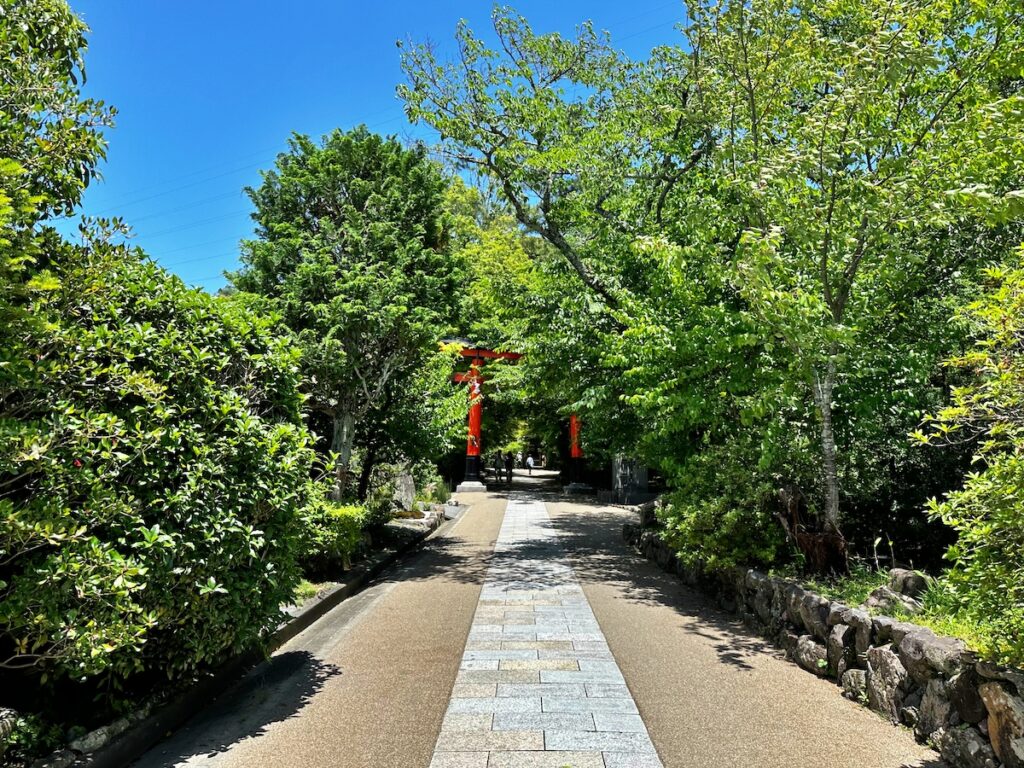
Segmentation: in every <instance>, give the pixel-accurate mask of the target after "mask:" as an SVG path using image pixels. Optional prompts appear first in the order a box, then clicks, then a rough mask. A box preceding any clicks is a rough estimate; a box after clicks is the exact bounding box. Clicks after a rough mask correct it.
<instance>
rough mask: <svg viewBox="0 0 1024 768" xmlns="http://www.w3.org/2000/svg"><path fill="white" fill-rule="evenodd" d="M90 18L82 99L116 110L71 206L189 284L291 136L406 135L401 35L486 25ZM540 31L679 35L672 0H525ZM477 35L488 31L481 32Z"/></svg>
mask: <svg viewBox="0 0 1024 768" xmlns="http://www.w3.org/2000/svg"><path fill="white" fill-rule="evenodd" d="M70 2H71V5H72V7H73V8H74V9H75V11H76V12H78V13H79V14H80V15H81V16H82V17H83V18H84V19H85V20H86V22H87V23H88V24H89V25H90V27H91V28H92V34H91V35H90V38H89V51H88V54H87V56H86V73H87V75H88V80H87V83H86V87H85V92H86V93H87V95H89V96H92V97H94V98H100V99H103V100H105V101H106V102H107V103H109V104H112V105H114V106H115V107H117V109H118V117H117V127H116V128H114V129H113V130H111V131H109V132H108V134H107V138H108V140H109V142H110V148H109V153H108V158H107V162H106V163H105V165H104V166H103V169H102V172H103V176H104V179H103V180H102V181H100V182H97V183H95V184H94V185H93V186H91V187H90V188H89V189H88V190H87V191H86V194H85V197H84V202H83V206H82V213H85V214H89V215H102V216H115V215H117V216H122V217H123V218H124V219H125V220H126V221H127V222H128V223H129V224H130V225H131V226H132V228H133V229H134V231H135V242H136V243H138V244H139V245H140V246H142V247H143V248H144V249H145V250H146V251H147V252H148V253H149V254H150V255H152V256H153V257H154V258H156V259H157V260H158V261H159V262H160V263H162V264H163V265H164V266H166V267H167V268H168V269H170V270H171V271H173V272H176V273H177V274H179V275H181V276H182V277H183V278H184V279H185V280H186V281H187V282H189V283H192V284H195V285H198V286H201V287H203V288H206V289H207V290H210V291H214V290H216V289H218V288H220V287H221V286H223V285H224V283H225V280H224V279H223V277H222V276H221V273H222V272H223V271H224V270H225V269H233V268H234V267H236V266H237V264H238V262H237V254H238V241H239V240H240V239H242V238H245V237H248V236H250V235H251V233H252V221H251V219H250V218H249V211H250V210H251V208H250V205H249V202H248V199H247V198H246V197H245V195H244V194H243V192H242V189H243V187H245V186H246V185H249V184H257V183H258V182H259V170H260V169H263V168H269V167H270V166H271V165H272V164H273V160H274V157H275V156H276V154H277V153H278V152H279V151H281V150H282V149H284V147H285V141H286V139H287V137H288V135H289V134H290V133H291V132H292V131H299V132H301V133H308V134H311V135H314V136H320V135H321V134H324V133H326V132H328V131H330V130H331V129H333V128H335V127H340V128H342V129H347V128H350V127H353V126H355V125H358V124H360V123H365V124H366V125H368V126H369V127H370V128H371V129H372V130H375V131H378V132H380V133H385V134H392V133H393V134H398V135H399V136H402V137H409V138H413V137H419V138H425V139H427V140H428V141H432V140H433V137H432V136H431V135H430V134H429V133H428V132H427V131H426V130H425V129H424V128H421V127H413V126H410V125H409V124H408V123H407V121H406V119H405V116H404V115H403V113H402V105H401V103H400V102H399V101H398V99H397V98H396V97H395V86H396V85H397V84H398V83H399V82H401V81H402V73H401V70H400V68H399V56H398V49H397V48H396V45H395V43H396V41H397V40H399V39H403V40H404V39H411V40H413V41H418V42H420V41H425V40H430V41H432V42H433V43H434V44H435V45H436V46H437V49H438V52H439V55H441V56H444V55H446V54H447V53H448V52H450V51H452V50H453V48H454V45H453V33H454V29H455V25H456V23H457V21H458V20H459V19H460V18H465V19H467V20H468V21H469V22H470V25H471V26H472V28H473V29H474V31H476V32H478V33H479V34H481V35H483V34H484V33H485V32H486V31H489V30H490V21H489V19H490V13H491V8H492V5H491V3H490V2H486V1H485V0H423V1H422V2H412V1H410V0H392V2H359V3H355V2H350V0H335V2H329V1H328V0H301V1H299V2H282V1H281V0H245V1H244V2H243V1H242V0H230V1H229V0H174V1H173V2H171V1H166V0H70ZM515 8H516V10H518V11H519V12H520V13H522V14H523V15H524V16H526V17H527V18H528V19H529V21H530V23H531V25H532V27H533V29H534V30H535V31H537V32H551V31H559V32H562V33H563V34H569V33H572V31H573V30H574V28H575V26H576V25H577V24H579V23H580V22H582V21H585V20H588V19H589V20H592V21H593V22H594V24H595V25H596V26H597V27H598V28H601V29H607V30H608V31H610V32H611V33H612V42H613V43H614V44H615V45H616V47H618V48H620V49H621V50H623V51H625V52H626V53H628V54H630V55H631V56H634V57H642V56H645V55H646V54H647V52H649V51H650V49H651V48H652V47H653V46H655V45H660V44H664V43H673V42H678V41H679V39H680V36H679V33H678V32H677V31H676V30H675V29H674V25H675V24H677V23H678V22H679V21H680V20H681V19H682V17H683V5H682V3H681V2H680V0H672V2H665V0H637V1H636V2H631V3H623V2H612V0H589V2H586V1H584V0H554V1H551V0H548V1H547V2H545V1H544V0H524V1H522V2H519V3H517V4H515ZM485 38H486V36H485Z"/></svg>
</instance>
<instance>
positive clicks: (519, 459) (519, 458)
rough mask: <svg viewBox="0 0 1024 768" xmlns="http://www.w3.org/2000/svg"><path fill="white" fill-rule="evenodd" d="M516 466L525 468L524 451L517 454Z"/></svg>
mask: <svg viewBox="0 0 1024 768" xmlns="http://www.w3.org/2000/svg"><path fill="white" fill-rule="evenodd" d="M516 466H517V467H521V466H523V452H522V451H519V452H517V453H516Z"/></svg>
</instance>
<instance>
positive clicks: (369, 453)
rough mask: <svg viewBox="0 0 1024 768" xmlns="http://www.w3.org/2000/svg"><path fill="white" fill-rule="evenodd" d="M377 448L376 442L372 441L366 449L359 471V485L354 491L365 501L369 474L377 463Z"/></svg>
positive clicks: (368, 487) (368, 488)
mask: <svg viewBox="0 0 1024 768" xmlns="http://www.w3.org/2000/svg"><path fill="white" fill-rule="evenodd" d="M377 448H378V445H377V443H376V442H373V443H371V444H370V447H369V448H367V449H366V458H365V459H364V460H363V469H362V471H361V472H360V473H359V486H358V490H357V491H356V496H357V497H358V498H359V500H360V501H366V494H367V493H369V491H370V476H371V475H372V474H373V468H374V467H375V466H376V465H377Z"/></svg>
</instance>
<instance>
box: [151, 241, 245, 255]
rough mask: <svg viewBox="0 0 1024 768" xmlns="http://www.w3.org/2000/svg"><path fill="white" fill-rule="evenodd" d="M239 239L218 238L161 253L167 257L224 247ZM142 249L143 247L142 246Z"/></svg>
mask: <svg viewBox="0 0 1024 768" xmlns="http://www.w3.org/2000/svg"><path fill="white" fill-rule="evenodd" d="M237 241H238V238H237V237H230V238H227V239H224V238H223V237H220V238H217V239H216V240H208V241H207V242H205V243H194V244H193V245H183V246H181V247H180V248H171V249H169V250H161V251H160V253H161V254H163V255H164V256H166V255H167V254H169V253H181V252H182V251H194V250H196V249H197V248H205V247H206V246H208V245H224V244H225V243H234V242H237ZM140 247H141V246H140Z"/></svg>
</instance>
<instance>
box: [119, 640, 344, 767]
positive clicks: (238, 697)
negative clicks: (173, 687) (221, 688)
mask: <svg viewBox="0 0 1024 768" xmlns="http://www.w3.org/2000/svg"><path fill="white" fill-rule="evenodd" d="M340 674H341V670H340V669H338V667H336V666H334V665H333V664H327V663H324V662H323V661H320V660H319V659H317V658H316V657H315V656H313V654H311V653H309V652H307V651H286V652H282V653H279V654H277V655H275V656H274V657H272V658H271V659H269V660H268V661H267V662H266V663H263V664H260V665H259V666H258V667H256V668H255V669H253V670H252V671H251V672H249V674H247V675H246V676H245V677H244V678H242V679H241V680H240V681H239V682H238V683H237V684H236V685H234V686H233V687H232V688H230V689H229V690H228V691H227V692H226V693H225V694H224V695H223V696H221V697H219V698H218V699H217V700H216V701H215V702H213V704H212V705H211V706H210V707H209V709H207V710H204V712H203V722H202V726H201V728H198V729H197V730H196V731H195V733H193V732H192V730H193V728H192V726H186V727H185V728H184V729H182V730H181V731H178V733H177V734H175V735H174V736H173V737H172V738H171V739H170V740H168V741H166V742H164V743H163V744H162V745H160V746H158V747H156V748H155V749H153V750H151V751H150V752H148V753H146V755H144V756H143V757H142V758H141V759H140V760H139V761H138V762H136V763H134V764H133V765H134V766H135V767H136V768H171V766H176V765H181V764H183V763H186V762H192V761H194V760H195V758H200V759H201V758H213V757H216V756H217V755H218V754H220V753H221V752H225V751H227V750H228V749H229V748H231V747H232V746H233V745H236V744H238V743H239V742H242V741H246V740H249V739H255V738H259V737H260V736H262V735H263V734H264V733H266V732H267V730H268V729H269V727H270V726H271V725H272V724H274V723H278V722H282V721H284V720H288V719H290V718H292V717H295V716H296V715H298V713H299V712H300V711H301V710H302V709H303V707H305V706H306V705H307V704H308V703H309V701H310V700H311V699H312V698H313V697H314V696H315V695H316V694H317V692H318V691H320V689H321V688H323V687H324V685H325V684H326V683H327V681H328V680H330V679H331V678H333V677H335V676H337V675H340Z"/></svg>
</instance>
